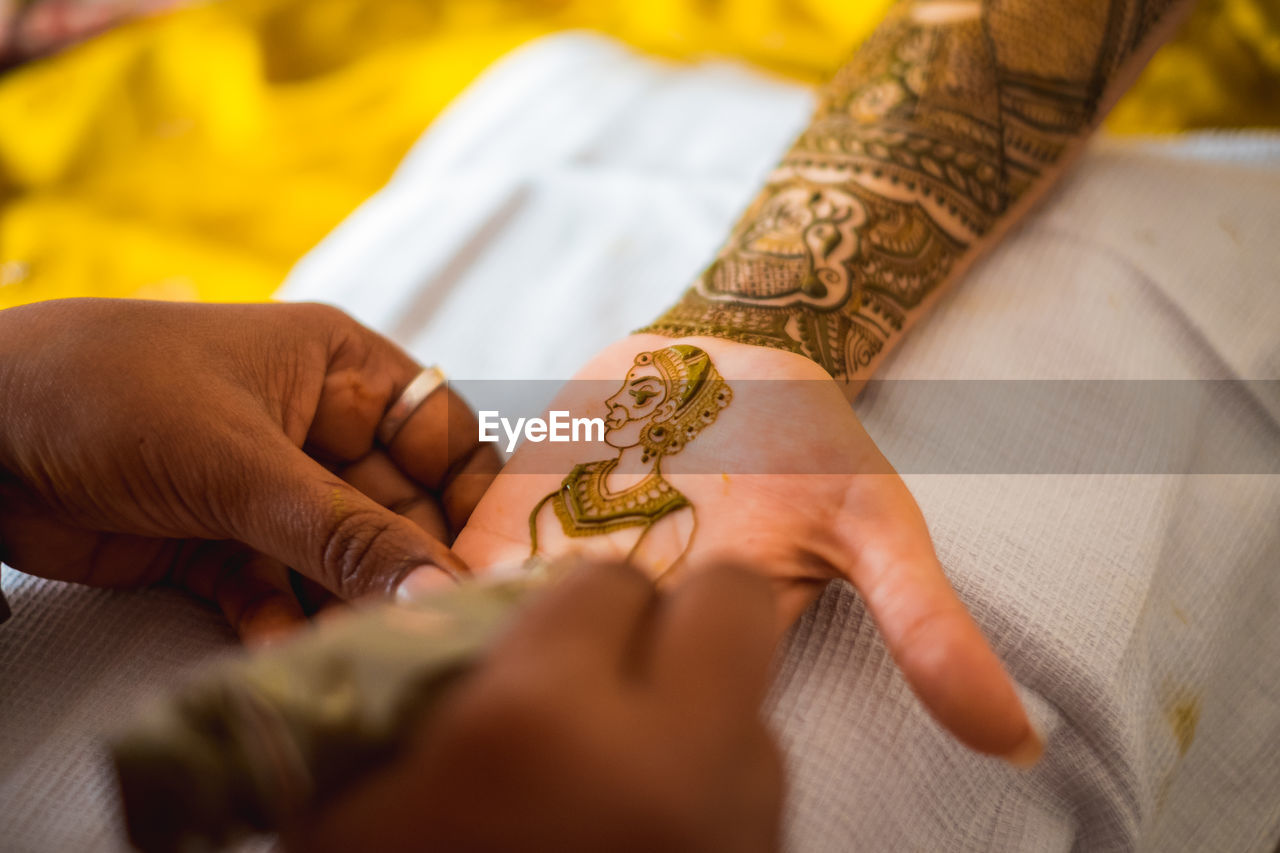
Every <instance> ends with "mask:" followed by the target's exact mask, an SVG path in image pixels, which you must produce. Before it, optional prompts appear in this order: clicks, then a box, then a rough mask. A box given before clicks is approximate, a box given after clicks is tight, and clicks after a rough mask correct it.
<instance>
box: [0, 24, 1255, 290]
mask: <svg viewBox="0 0 1280 853" xmlns="http://www.w3.org/2000/svg"><path fill="white" fill-rule="evenodd" d="M888 5H889V0H862V2H859V3H849V2H847V0H719V2H716V0H647V2H644V3H636V2H628V1H627V0H376V2H374V1H373V0H223V2H216V3H205V4H201V5H197V6H194V7H191V8H187V9H184V10H182V11H178V12H174V13H170V14H166V15H162V16H159V17H154V18H148V19H143V20H138V21H134V22H132V23H128V24H124V25H122V26H120V27H118V28H116V29H113V30H111V31H109V32H107V33H105V34H103V35H100V36H98V37H96V38H93V39H91V40H89V41H88V42H86V43H84V44H81V45H79V46H77V47H74V48H71V49H69V50H67V51H65V52H63V53H61V54H59V55H56V56H53V57H50V58H47V59H44V60H40V61H36V62H33V63H30V64H28V65H26V66H23V67H21V68H19V69H18V70H16V71H12V72H9V73H7V74H6V75H4V76H3V77H0V308H4V307H7V306H10V305H15V304H19V303H22V302H29V301H34V300H39V299H49V298H55V297H62V296H75V295H98V296H144V297H151V298H171V299H206V300H223V301H234V300H256V299H264V298H267V297H269V296H270V294H271V293H272V292H273V291H274V290H275V289H276V287H277V286H278V284H279V283H280V281H281V280H282V278H283V277H284V275H285V273H286V272H287V271H288V269H289V267H290V266H292V264H293V263H294V262H295V261H296V260H297V259H298V258H299V257H300V256H301V255H302V254H303V253H305V252H306V251H307V250H308V249H309V248H310V247H311V246H313V245H315V243H316V242H318V241H319V240H320V238H322V237H323V236H324V235H325V233H326V232H327V231H329V230H330V229H331V228H332V227H333V226H334V225H336V224H337V223H338V222H339V221H340V220H341V219H342V218H343V217H344V216H346V215H347V214H348V213H349V212H351V210H353V209H354V208H355V207H356V206H357V205H358V204H359V203H360V202H361V201H362V200H363V199H365V198H366V197H368V196H369V195H370V194H371V193H372V192H374V191H376V190H377V189H378V188H379V187H380V186H381V185H382V184H383V183H384V182H385V181H386V180H387V178H388V177H390V175H391V173H392V171H393V170H394V168H395V166H396V164H397V163H398V162H399V160H400V158H401V157H402V156H403V155H404V153H405V151H406V150H407V149H408V147H409V146H410V145H411V144H412V143H413V141H414V140H415V139H416V138H417V137H418V136H419V135H420V134H421V132H422V130H423V129H424V128H425V127H426V126H427V125H428V124H429V123H430V121H431V119H432V118H433V117H434V116H435V115H436V114H438V113H439V112H440V110H441V109H442V108H443V107H444V106H445V105H447V104H448V103H449V101H450V100H451V99H452V98H453V97H454V96H455V95H457V94H458V93H459V92H460V91H461V90H462V89H463V88H464V87H465V86H466V85H467V84H468V83H469V82H470V81H471V80H472V79H474V77H475V76H476V75H477V74H479V73H480V72H481V71H483V70H484V69H485V68H486V67H487V66H488V65H489V64H490V63H492V62H493V61H494V60H496V59H497V58H499V57H501V56H502V55H503V54H504V53H506V52H507V51H509V50H511V49H512V48H514V47H516V46H518V45H520V44H522V43H524V42H526V41H528V40H529V39H531V38H533V37H536V36H538V35H542V34H545V33H548V32H553V31H556V30H562V29H566V28H590V29H595V30H599V31H603V32H607V33H610V34H613V35H616V36H618V37H620V38H622V39H624V40H626V41H628V42H629V43H631V44H633V45H635V46H637V47H639V48H641V49H643V50H646V51H650V52H653V53H656V54H660V55H663V56H668V57H671V58H673V59H677V60H693V59H698V58H701V57H707V56H729V57H738V58H741V59H744V60H746V61H748V62H751V63H753V64H755V65H757V66H760V67H763V68H767V69H769V70H771V71H773V72H775V73H778V74H781V75H785V76H787V77H790V78H794V79H797V80H801V81H805V82H809V83H816V82H819V81H821V80H822V79H823V78H824V77H826V76H827V75H828V74H829V73H830V72H831V71H832V70H834V69H835V68H836V67H837V66H838V65H839V63H840V61H841V60H842V58H844V57H845V56H846V55H847V54H848V53H849V52H850V51H851V50H852V49H853V47H854V46H856V44H857V43H858V42H859V41H860V40H861V39H862V38H864V37H865V36H866V35H867V33H868V32H869V31H870V30H871V28H872V27H874V26H875V24H876V22H877V21H878V20H879V18H880V16H881V15H882V14H883V11H884V9H885V8H886V7H887V6H888ZM585 107H586V105H584V108H585ZM1108 125H1109V127H1110V129H1111V130H1112V131H1114V132H1121V133H1143V132H1161V133H1163V132H1176V131H1179V130H1184V129H1189V128H1201V127H1245V126H1266V127H1277V126H1280V2H1277V0H1201V2H1200V4H1199V6H1198V7H1197V9H1196V10H1195V12H1194V13H1193V15H1192V17H1191V19H1190V20H1189V21H1188V23H1187V25H1186V26H1185V27H1184V28H1183V30H1182V33H1181V34H1180V35H1179V36H1178V38H1177V39H1176V40H1175V41H1174V42H1172V43H1170V44H1169V45H1167V46H1165V47H1164V48H1163V49H1162V50H1161V52H1160V53H1159V54H1157V56H1156V58H1155V59H1154V60H1153V61H1152V63H1151V65H1150V66H1149V67H1148V69H1147V71H1146V72H1145V73H1144V75H1143V77H1142V78H1141V80H1140V81H1139V83H1138V84H1137V86H1136V87H1135V88H1134V90H1133V91H1131V92H1130V94H1129V95H1127V96H1126V97H1125V99H1124V100H1123V101H1122V102H1121V103H1120V105H1119V106H1118V107H1117V109H1116V110H1115V112H1114V113H1113V114H1112V116H1111V118H1110V120H1109V122H1108Z"/></svg>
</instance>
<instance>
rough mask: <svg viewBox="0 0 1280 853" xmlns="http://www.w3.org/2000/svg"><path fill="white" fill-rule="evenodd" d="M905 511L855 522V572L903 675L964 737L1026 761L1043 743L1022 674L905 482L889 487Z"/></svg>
mask: <svg viewBox="0 0 1280 853" xmlns="http://www.w3.org/2000/svg"><path fill="white" fill-rule="evenodd" d="M882 498H883V499H884V500H883V503H884V504H885V505H888V506H890V507H896V511H891V512H885V513H881V514H880V515H879V516H878V517H873V518H872V519H871V523H863V524H851V525H849V526H848V527H847V528H846V531H845V532H846V533H851V534H852V535H851V536H850V537H849V546H848V550H849V552H850V554H851V555H852V556H853V561H852V564H851V565H850V566H849V571H848V573H847V574H848V577H849V580H850V581H852V583H853V585H854V586H855V587H857V589H858V591H859V592H860V593H861V594H862V597H863V599H864V600H865V601H866V603H867V609H868V610H870V611H871V615H872V616H873V617H874V618H875V621H876V624H877V625H878V626H879V628H880V632H881V635H882V636H883V637H884V640H885V645H886V646H888V649H889V652H890V654H892V655H893V658H894V660H895V661H896V662H897V664H898V666H899V668H900V669H901V670H902V674H903V675H904V676H905V677H906V680H907V682H908V683H909V684H910V685H911V687H912V689H913V690H914V691H915V693H916V695H917V696H919V697H920V699H921V701H922V702H923V703H924V705H925V707H926V708H928V709H929V711H930V713H931V714H932V715H933V716H934V718H935V719H936V720H938V722H940V723H941V724H942V725H943V726H945V727H946V728H948V729H950V730H951V732H952V733H953V734H954V735H955V736H956V737H957V738H959V739H960V740H961V741H962V742H963V743H965V744H968V745H969V746H970V747H971V748H973V749H976V750H979V751H981V752H985V753H989V754H992V755H998V756H1001V757H1002V758H1004V759H1005V760H1007V761H1009V762H1010V763H1012V764H1015V765H1017V766H1028V765H1030V764H1033V763H1034V762H1035V761H1036V760H1037V759H1038V758H1039V756H1040V753H1041V751H1042V749H1043V743H1042V742H1041V740H1040V737H1039V735H1038V733H1037V732H1036V731H1035V729H1034V728H1033V727H1032V725H1031V721H1030V719H1029V718H1028V717H1027V714H1026V710H1025V709H1024V708H1023V706H1022V702H1021V701H1020V700H1019V698H1018V694H1017V692H1016V691H1015V690H1014V686H1013V682H1012V680H1011V679H1010V678H1009V675H1008V673H1007V672H1006V671H1005V669H1004V667H1003V665H1002V664H1001V662H1000V659H999V658H998V657H997V656H996V654H995V652H994V651H993V650H992V648H991V646H990V644H988V643H987V640H986V638H985V637H984V636H983V635H982V631H981V630H980V629H979V628H978V625H977V623H976V622H975V621H974V619H973V617H972V616H971V615H970V614H969V611H968V609H967V608H965V606H964V604H963V603H962V602H961V601H960V599H959V597H958V596H957V595H956V593H955V590H954V589H953V588H952V586H951V584H950V583H949V582H948V580H947V577H946V575H945V574H944V573H943V570H942V566H941V564H940V563H939V562H938V558H937V556H936V555H935V553H934V550H933V544H932V542H931V541H930V538H929V533H928V528H927V527H926V526H925V523H924V518H923V516H921V515H920V511H919V509H918V508H916V506H915V502H914V501H913V500H911V498H910V495H909V493H907V492H906V489H905V486H903V487H902V488H901V490H900V493H899V494H897V495H882Z"/></svg>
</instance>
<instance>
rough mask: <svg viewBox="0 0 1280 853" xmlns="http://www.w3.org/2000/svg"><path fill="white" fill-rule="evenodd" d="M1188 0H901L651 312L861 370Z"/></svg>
mask: <svg viewBox="0 0 1280 853" xmlns="http://www.w3.org/2000/svg"><path fill="white" fill-rule="evenodd" d="M1178 5H1181V3H1180V0H981V2H980V0H951V2H940V1H939V0H929V2H926V1H925V0H902V2H900V3H898V4H897V5H896V6H895V7H893V9H892V10H891V11H890V13H889V15H888V17H887V18H886V19H885V21H884V22H883V23H882V24H881V25H880V27H879V28H878V29H877V30H876V32H875V33H874V34H873V35H872V36H871V38H870V39H869V40H868V41H867V42H866V44H865V45H863V47H862V48H861V49H860V50H859V51H858V52H857V54H856V55H855V56H854V58H853V60H852V61H851V62H850V63H849V64H847V65H846V66H845V67H844V68H842V69H841V70H840V71H839V73H837V75H836V76H835V78H834V79H833V80H832V81H831V83H830V84H829V85H828V86H827V88H826V89H825V91H824V92H823V95H822V97H821V99H820V102H819V106H818V109H817V112H816V114H815V116H814V119H813V122H812V124H811V125H810V126H809V128H808V129H807V130H805V131H804V133H803V134H801V136H800V138H799V139H798V140H797V141H796V143H795V145H794V146H793V147H792V149H791V150H790V152H789V153H788V154H787V155H786V157H785V158H784V159H783V162H782V164H781V165H780V166H779V167H778V168H777V170H776V171H775V172H774V173H773V174H772V175H771V176H770V178H769V181H768V183H767V185H766V187H765V189H764V191H763V192H762V193H761V194H760V195H759V196H758V197H757V198H756V200H755V201H754V202H753V203H752V204H751V206H750V207H749V208H748V209H747V211H746V213H745V214H744V215H743V217H742V219H741V220H739V222H738V224H737V226H735V228H734V230H733V232H732V234H731V235H730V237H729V240H728V242H727V243H726V245H725V246H724V247H723V248H722V249H721V250H720V253H719V255H718V257H717V258H716V260H715V261H714V262H713V263H712V264H711V266H710V267H708V268H707V270H706V271H705V272H704V273H703V274H702V275H701V277H700V278H699V279H698V280H697V282H696V283H695V284H694V286H693V287H692V288H690V290H689V291H688V292H686V294H685V295H684V297H683V298H682V299H681V300H680V301H679V302H678V303H677V304H676V305H675V306H673V307H672V308H671V309H670V310H668V311H667V312H666V313H665V314H663V315H662V316H661V317H660V318H659V319H658V320H657V321H656V322H655V323H653V324H652V325H650V326H648V327H646V328H644V329H642V330H641V331H644V332H657V333H660V334H665V335H672V336H677V337H684V336H696V335H709V336H713V337H719V338H727V339H730V340H734V341H739V342H742V343H748V344H757V345H762V346H769V347H775V348H778V349H783V350H789V351H791V352H796V353H800V354H802V355H805V356H807V357H808V358H810V359H812V360H813V361H815V362H817V363H818V364H820V365H821V366H822V367H823V368H825V369H826V370H827V372H828V373H830V374H831V375H832V376H833V377H835V378H837V379H844V380H848V379H853V378H855V377H859V376H860V375H862V374H865V372H866V371H867V368H868V366H869V365H870V364H871V363H872V361H873V359H874V358H875V357H876V356H877V355H878V354H879V353H880V352H881V351H882V349H883V348H884V347H885V345H886V343H888V342H890V341H891V340H892V339H893V338H894V337H895V336H896V335H898V334H899V333H901V331H902V330H903V328H904V325H905V324H906V322H907V321H908V316H909V315H910V314H911V312H913V311H915V310H916V309H918V308H919V307H920V305H921V303H922V302H923V301H924V299H925V298H926V297H927V296H928V295H929V294H930V293H932V292H933V291H934V290H935V289H936V288H937V287H938V286H939V285H940V284H941V283H943V282H944V281H946V280H947V279H948V278H949V276H950V274H951V272H952V270H953V269H954V268H955V267H956V265H957V262H959V261H960V260H962V259H964V258H965V255H966V253H968V252H971V251H972V250H973V249H974V247H975V244H977V243H978V241H979V240H980V239H981V238H982V237H983V236H984V235H986V234H988V232H990V231H991V230H992V228H993V227H995V226H996V225H997V224H1000V223H1001V220H1002V218H1003V217H1006V216H1009V215H1010V208H1011V207H1012V206H1013V205H1014V204H1015V203H1016V202H1017V201H1018V200H1019V199H1021V198H1023V197H1024V196H1025V195H1026V194H1027V193H1028V192H1029V191H1031V190H1033V188H1036V187H1037V185H1038V184H1042V183H1044V182H1047V181H1049V180H1051V179H1052V178H1053V177H1054V176H1055V172H1056V170H1055V169H1054V167H1055V166H1056V165H1058V164H1059V163H1060V161H1062V160H1063V158H1064V156H1066V154H1067V152H1068V149H1069V148H1070V147H1071V146H1073V145H1074V144H1076V143H1077V142H1079V140H1080V139H1081V138H1082V137H1083V136H1084V135H1085V134H1087V133H1088V132H1089V130H1090V129H1092V127H1093V126H1094V125H1095V123H1096V122H1097V120H1098V119H1099V118H1100V113H1101V109H1102V106H1103V103H1102V102H1103V98H1104V94H1106V93H1107V87H1108V85H1109V84H1110V83H1111V82H1112V81H1114V80H1116V79H1117V75H1120V74H1126V75H1128V74H1129V73H1130V71H1132V70H1133V69H1132V68H1129V67H1127V63H1129V61H1130V60H1135V59H1136V60H1142V59H1145V56H1146V54H1147V53H1148V52H1149V51H1150V49H1151V48H1152V44H1151V43H1150V42H1151V40H1152V33H1153V31H1155V30H1156V29H1157V24H1159V23H1161V22H1162V19H1163V18H1164V17H1165V16H1167V15H1169V14H1171V13H1172V11H1173V8H1174V7H1175V6H1178Z"/></svg>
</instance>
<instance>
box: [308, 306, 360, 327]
mask: <svg viewBox="0 0 1280 853" xmlns="http://www.w3.org/2000/svg"><path fill="white" fill-rule="evenodd" d="M293 308H294V310H296V311H297V312H298V313H299V315H300V316H301V317H303V318H304V319H307V320H310V321H311V322H313V323H316V324H317V325H320V326H337V327H345V326H349V325H351V324H353V323H354V322H355V321H354V320H352V319H351V315H350V314H348V313H347V312H346V311H343V310H342V309H341V308H338V307H337V306H336V305H329V304H326V303H324V302H297V303H293Z"/></svg>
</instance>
